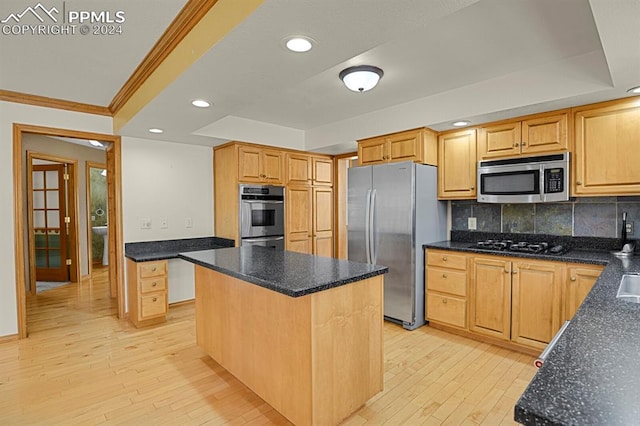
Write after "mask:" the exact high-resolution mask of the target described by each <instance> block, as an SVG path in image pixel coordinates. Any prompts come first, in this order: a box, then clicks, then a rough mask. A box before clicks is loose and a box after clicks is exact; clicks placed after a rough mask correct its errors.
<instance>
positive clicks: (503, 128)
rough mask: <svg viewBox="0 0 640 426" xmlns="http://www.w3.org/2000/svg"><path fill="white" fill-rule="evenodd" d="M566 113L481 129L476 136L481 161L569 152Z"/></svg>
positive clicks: (560, 112) (556, 113)
mask: <svg viewBox="0 0 640 426" xmlns="http://www.w3.org/2000/svg"><path fill="white" fill-rule="evenodd" d="M568 117H569V114H568V112H567V111H555V112H553V113H547V114H538V115H535V116H530V117H529V118H527V119H526V120H521V121H509V122H502V123H498V124H495V125H490V126H484V127H482V128H481V129H480V131H479V134H478V152H479V158H480V159H481V160H486V159H491V158H502V157H513V156H518V155H521V154H522V155H538V154H546V153H553V152H564V151H567V150H569V136H568Z"/></svg>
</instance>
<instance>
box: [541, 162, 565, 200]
mask: <svg viewBox="0 0 640 426" xmlns="http://www.w3.org/2000/svg"><path fill="white" fill-rule="evenodd" d="M563 191H564V169H563V168H562V167H556V168H553V169H545V170H544V192H545V193H546V194H554V193H557V192H563Z"/></svg>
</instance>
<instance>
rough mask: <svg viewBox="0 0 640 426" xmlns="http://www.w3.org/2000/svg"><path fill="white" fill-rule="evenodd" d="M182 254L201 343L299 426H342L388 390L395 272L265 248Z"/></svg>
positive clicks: (233, 372) (214, 356)
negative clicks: (388, 326)
mask: <svg viewBox="0 0 640 426" xmlns="http://www.w3.org/2000/svg"><path fill="white" fill-rule="evenodd" d="M180 257H181V258H182V259H184V260H187V261H189V262H192V263H194V264H195V265H196V266H195V284H196V339H197V343H198V345H199V346H200V347H202V348H203V349H204V350H205V351H206V352H207V353H208V354H209V355H210V356H211V357H212V358H213V359H214V360H215V361H216V362H218V363H219V364H220V365H221V366H222V367H224V368H225V369H227V370H228V371H229V372H230V373H232V374H233V375H234V376H235V377H237V378H238V379H239V380H240V381H242V382H243V383H244V384H245V385H246V386H248V387H249V388H250V389H251V390H253V391H254V392H255V393H256V394H257V395H258V396H260V397H261V398H262V399H264V400H265V401H266V402H267V403H268V404H270V405H271V406H272V407H273V408H275V409H276V410H277V411H279V412H280V413H281V414H282V415H284V416H285V417H286V418H287V419H289V420H290V421H291V422H293V423H294V424H299V425H311V424H337V423H339V422H340V421H341V420H343V419H344V418H346V417H348V416H349V415H350V414H351V413H353V412H354V411H356V410H357V409H358V408H359V407H361V406H362V405H363V404H364V403H365V402H366V401H367V400H368V399H370V398H371V397H372V396H374V395H375V394H377V393H378V392H380V391H382V386H383V335H382V326H383V275H382V274H384V273H386V272H387V271H388V268H386V267H383V266H378V265H369V264H364V263H359V262H350V261H346V260H338V259H333V258H328V257H320V256H312V255H306V254H301V253H294V252H287V251H278V250H273V249H268V248H264V247H257V246H249V247H246V246H245V247H238V248H226V249H218V250H203V251H197V252H189V253H181V254H180Z"/></svg>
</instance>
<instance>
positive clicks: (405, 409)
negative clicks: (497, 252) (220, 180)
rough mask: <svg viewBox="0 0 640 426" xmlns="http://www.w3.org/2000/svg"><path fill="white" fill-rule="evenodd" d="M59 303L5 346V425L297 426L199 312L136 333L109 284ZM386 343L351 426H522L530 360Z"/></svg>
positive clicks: (41, 301)
mask: <svg viewBox="0 0 640 426" xmlns="http://www.w3.org/2000/svg"><path fill="white" fill-rule="evenodd" d="M50 292H55V293H50V294H46V295H42V296H41V294H38V296H37V299H38V300H35V301H34V300H29V302H28V326H29V332H30V336H29V338H28V339H25V340H22V341H17V342H7V343H3V344H0V366H1V367H0V424H3V425H16V424H48V425H51V424H65V425H67V424H135V425H147V424H149V425H151V424H153V425H156V424H170V425H173V424H214V425H216V424H234V425H245V424H246V425H263V424H276V425H284V424H289V423H288V422H287V421H286V419H284V418H283V417H282V416H281V415H280V414H278V413H277V412H276V411H274V410H273V409H272V408H271V407H270V406H268V405H267V404H266V403H265V402H264V401H262V400H261V399H260V398H259V397H257V396H256V395H255V394H254V393H253V392H251V391H250V390H248V389H247V388H246V387H245V386H244V385H242V383H240V382H239V381H238V380H236V379H235V378H234V377H233V376H231V375H230V374H229V373H227V372H226V371H225V370H224V369H222V368H221V367H220V366H219V365H218V364H216V363H215V362H214V361H213V360H212V359H211V358H210V357H209V356H207V355H206V354H205V353H204V352H203V351H202V350H201V349H200V348H198V347H197V346H196V344H195V323H194V305H193V304H185V305H181V306H174V307H171V308H170V309H169V315H168V317H167V323H165V324H161V325H158V326H152V327H148V328H143V329H136V328H134V327H133V326H131V325H130V324H129V323H128V322H127V321H123V320H118V319H116V318H115V308H116V307H115V302H113V301H112V300H111V299H109V298H108V297H106V298H105V297H104V296H105V295H106V294H107V293H106V292H107V287H106V279H104V276H102V279H101V276H100V274H97V276H95V277H94V279H93V280H91V282H88V283H84V284H83V285H81V286H78V285H76V284H72V285H71V286H70V287H69V288H61V289H54V290H50ZM384 333H385V380H384V391H383V392H382V393H380V394H378V395H376V396H375V397H374V398H372V399H371V400H369V401H368V402H367V404H366V405H365V406H364V407H362V408H361V409H360V410H359V411H358V412H356V413H355V414H353V415H352V416H351V417H349V418H348V419H346V420H345V421H344V424H345V425H363V424H371V425H379V424H388V425H403V424H406V425H417V424H487V425H498V424H513V423H514V422H513V406H514V404H515V402H516V400H517V398H518V397H519V396H520V394H521V393H522V392H523V391H524V388H525V387H526V385H527V384H528V383H529V381H530V380H531V378H532V377H533V375H534V374H535V371H536V370H535V368H534V367H533V365H532V362H533V358H532V357H530V356H527V355H522V354H519V353H516V352H511V351H509V350H507V349H502V348H498V347H495V346H491V345H488V344H485V343H479V342H476V341H473V340H468V339H466V338H463V337H459V336H455V335H451V334H448V333H445V332H442V331H438V330H434V329H431V328H429V327H422V328H420V329H418V330H415V331H411V332H409V331H405V330H403V329H402V328H401V327H399V326H397V325H394V324H389V323H385V327H384ZM265 350H269V348H265ZM259 355H260V354H256V356H259Z"/></svg>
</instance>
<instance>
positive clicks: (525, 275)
mask: <svg viewBox="0 0 640 426" xmlns="http://www.w3.org/2000/svg"><path fill="white" fill-rule="evenodd" d="M563 272H564V265H563V264H562V263H558V262H522V261H514V262H513V269H512V291H513V294H512V306H511V316H512V318H511V340H512V341H514V342H516V343H520V344H523V345H526V346H530V347H533V348H537V349H544V348H545V347H546V346H547V343H549V342H550V341H551V339H552V338H553V336H554V335H555V334H556V332H557V331H558V330H559V329H560V294H561V286H562V278H563V276H564V274H563Z"/></svg>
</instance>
